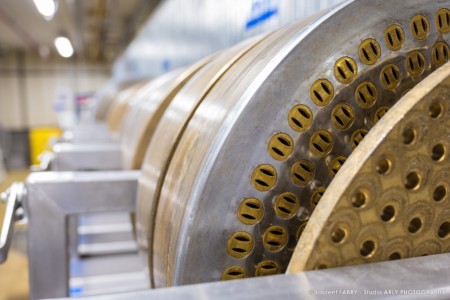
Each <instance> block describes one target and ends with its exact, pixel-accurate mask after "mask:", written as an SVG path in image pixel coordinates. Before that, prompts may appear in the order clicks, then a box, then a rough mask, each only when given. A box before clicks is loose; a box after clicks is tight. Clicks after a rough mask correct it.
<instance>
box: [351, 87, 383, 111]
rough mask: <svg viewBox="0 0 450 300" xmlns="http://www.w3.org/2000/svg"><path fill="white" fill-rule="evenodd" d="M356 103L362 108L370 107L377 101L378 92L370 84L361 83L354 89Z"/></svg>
mask: <svg viewBox="0 0 450 300" xmlns="http://www.w3.org/2000/svg"><path fill="white" fill-rule="evenodd" d="M355 98H356V103H357V104H358V105H359V106H360V107H362V108H370V107H372V106H373V105H374V104H375V102H377V99H378V90H377V88H376V87H375V85H374V84H373V83H371V82H363V83H361V84H360V85H358V87H357V88H356V92H355Z"/></svg>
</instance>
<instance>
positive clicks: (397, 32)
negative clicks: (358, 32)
mask: <svg viewBox="0 0 450 300" xmlns="http://www.w3.org/2000/svg"><path fill="white" fill-rule="evenodd" d="M384 42H385V43H386V47H387V48H388V49H389V50H392V51H397V50H400V49H401V48H402V47H403V44H404V43H405V32H404V31H403V29H402V27H401V26H400V25H397V24H392V25H390V26H389V27H388V28H387V29H386V31H385V32H384Z"/></svg>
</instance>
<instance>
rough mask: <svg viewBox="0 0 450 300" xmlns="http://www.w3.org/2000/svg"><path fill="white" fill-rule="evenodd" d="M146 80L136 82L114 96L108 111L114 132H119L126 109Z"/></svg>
mask: <svg viewBox="0 0 450 300" xmlns="http://www.w3.org/2000/svg"><path fill="white" fill-rule="evenodd" d="M144 84H145V82H139V83H135V84H133V85H132V86H130V87H127V88H125V89H123V90H121V91H120V92H118V93H117V95H116V96H115V97H114V100H113V101H112V103H111V108H110V109H109V112H108V120H107V122H108V127H109V129H110V130H111V131H112V132H117V131H118V130H119V127H120V125H121V123H122V120H123V117H124V115H125V111H126V110H127V108H128V103H129V101H130V100H131V99H133V98H134V97H135V95H136V93H138V92H139V90H140V89H141V88H142V87H143V86H144Z"/></svg>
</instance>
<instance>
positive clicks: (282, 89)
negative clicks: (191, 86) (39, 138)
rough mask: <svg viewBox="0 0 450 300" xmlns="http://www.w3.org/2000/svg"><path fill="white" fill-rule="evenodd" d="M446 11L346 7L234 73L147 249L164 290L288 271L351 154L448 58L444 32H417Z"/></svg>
mask: <svg viewBox="0 0 450 300" xmlns="http://www.w3.org/2000/svg"><path fill="white" fill-rule="evenodd" d="M448 4H449V1H441V2H434V1H433V2H423V1H413V0H412V1H408V2H406V3H405V2H404V1H390V2H389V3H386V2H383V1H376V0H375V1H368V0H361V1H349V2H346V3H345V4H343V5H341V6H338V7H337V8H335V9H333V10H331V11H329V12H326V13H325V14H324V15H322V16H321V17H318V18H317V19H316V20H315V21H314V22H312V23H308V24H309V25H307V26H306V24H293V25H290V26H287V27H285V28H284V29H282V30H280V31H278V32H276V33H274V34H272V35H271V36H269V37H268V38H266V39H265V40H264V41H262V42H261V43H259V44H258V45H256V46H255V47H254V48H252V49H251V50H250V51H248V53H246V54H245V55H244V56H243V57H242V58H241V59H240V60H239V61H238V62H237V63H236V64H234V65H233V66H231V67H230V68H229V70H228V71H227V72H226V73H225V74H224V75H223V76H222V77H221V78H220V80H219V81H218V82H217V83H216V85H215V86H214V87H213V88H212V89H211V91H209V93H208V95H206V97H205V98H204V100H203V101H202V103H201V104H200V106H199V107H198V109H197V110H196V112H195V114H194V116H193V117H192V119H191V120H190V122H189V124H188V126H187V127H186V129H185V131H184V134H183V136H182V137H181V139H180V141H179V144H178V147H177V149H176V150H175V152H174V155H173V159H172V160H171V162H170V165H169V167H168V169H167V174H166V177H165V181H164V183H163V186H162V189H161V196H160V201H159V206H158V211H157V214H156V219H155V220H154V222H155V225H156V226H155V230H154V241H155V242H154V244H153V248H150V249H151V250H150V251H153V252H152V254H153V269H152V270H151V271H153V275H154V281H155V285H156V286H157V287H161V286H167V285H179V284H188V283H196V282H206V281H214V280H219V279H220V278H228V277H229V275H234V276H236V277H237V278H240V277H247V276H255V275H269V274H273V273H279V272H284V271H285V270H286V267H287V264H288V262H289V260H290V257H291V255H292V252H293V250H294V248H295V245H296V243H297V239H298V237H299V236H300V235H301V233H302V230H303V229H304V225H305V222H306V221H307V220H308V218H309V216H310V214H311V212H312V210H313V209H314V206H315V204H316V203H317V202H318V201H319V200H320V197H321V195H322V194H323V192H324V190H325V188H326V187H327V186H328V184H329V183H330V182H331V180H332V178H333V177H334V176H335V174H336V173H337V171H338V170H339V168H340V167H341V166H342V165H343V164H344V162H345V160H346V158H347V157H348V156H349V155H350V154H351V152H352V151H353V149H354V148H355V147H356V146H357V145H358V144H359V143H360V141H361V140H362V138H363V137H364V135H365V134H366V133H367V132H368V130H370V128H372V127H373V126H374V125H375V124H376V123H377V122H378V120H379V119H380V118H381V117H382V116H383V115H384V114H385V113H386V111H387V110H388V109H389V108H390V107H391V106H392V105H393V104H394V103H395V102H396V101H397V100H398V99H400V98H401V96H402V95H403V94H404V93H405V92H406V91H407V90H409V89H410V88H411V87H413V86H414V85H415V84H417V83H418V82H420V81H421V80H422V79H423V78H425V77H426V76H427V75H428V74H430V73H431V72H432V71H434V70H435V69H436V67H437V66H439V65H441V64H442V63H443V62H445V61H447V60H448V56H445V55H441V56H439V62H438V61H437V60H436V59H434V60H433V59H432V57H433V53H434V52H436V51H443V52H442V53H444V52H445V50H439V49H447V48H445V47H444V46H443V48H439V45H440V44H439V43H443V42H444V40H445V38H446V36H445V35H442V34H441V32H440V29H438V28H437V27H436V26H435V24H433V23H432V22H430V26H429V27H426V26H425V27H426V28H421V27H420V26H422V25H420V26H419V25H416V26H414V20H415V16H422V17H426V18H427V20H434V19H435V16H436V14H437V12H438V10H439V9H440V8H441V7H444V6H445V5H448ZM393 24H396V26H397V27H394V28H393V29H392V27H391V26H392V25H393ZM411 24H412V25H411ZM396 29H397V30H396ZM423 31H425V32H426V36H425V35H424V32H423ZM394 34H395V36H394ZM391 49H398V50H395V51H394V50H391ZM434 56H435V57H436V55H434ZM299 105H303V106H301V107H299ZM293 109H300V110H297V112H295V111H292V110H293ZM280 134H283V135H281V136H280ZM287 136H288V137H290V139H289V138H287ZM274 137H275V138H276V139H275V140H274ZM279 138H280V139H279ZM271 141H272V142H271ZM291 141H292V142H291ZM269 145H271V146H270V147H269ZM292 147H293V148H292ZM286 151H287V152H286ZM285 193H289V194H285ZM286 195H289V196H288V197H283V196H286ZM292 195H294V197H292ZM280 197H281V198H280ZM248 199H256V200H258V201H259V203H261V205H262V206H261V207H259V206H258V205H254V204H251V203H250V202H249V204H250V205H247V207H249V208H250V209H256V210H257V209H263V210H264V212H263V214H262V217H258V218H260V221H259V222H255V223H254V224H251V222H247V221H242V220H243V219H249V220H252V218H254V217H253V215H252V214H251V213H256V211H251V213H248V212H247V213H242V214H240V215H239V214H238V213H239V211H240V210H239V207H240V205H242V203H247V201H248ZM277 199H278V200H277ZM275 205H276V206H275ZM248 216H250V217H248ZM149 247H150V246H149ZM236 270H239V271H236Z"/></svg>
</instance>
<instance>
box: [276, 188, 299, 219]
mask: <svg viewBox="0 0 450 300" xmlns="http://www.w3.org/2000/svg"><path fill="white" fill-rule="evenodd" d="M299 208H300V201H299V200H298V198H297V197H296V196H295V195H294V194H293V193H283V194H281V195H279V196H278V197H277V198H276V199H275V203H274V209H275V213H276V214H277V215H278V216H280V217H281V218H283V219H290V218H292V217H293V216H295V214H296V213H297V212H298V209H299Z"/></svg>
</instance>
